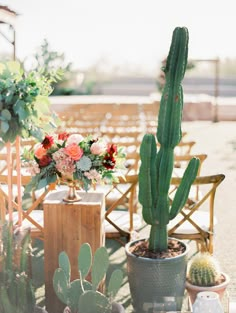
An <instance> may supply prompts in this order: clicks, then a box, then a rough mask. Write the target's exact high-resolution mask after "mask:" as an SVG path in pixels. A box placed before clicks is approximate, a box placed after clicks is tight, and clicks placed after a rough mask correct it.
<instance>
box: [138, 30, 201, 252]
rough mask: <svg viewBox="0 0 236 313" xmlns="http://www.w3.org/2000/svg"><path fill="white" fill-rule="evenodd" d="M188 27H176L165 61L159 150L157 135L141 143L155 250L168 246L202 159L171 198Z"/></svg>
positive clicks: (142, 182)
mask: <svg viewBox="0 0 236 313" xmlns="http://www.w3.org/2000/svg"><path fill="white" fill-rule="evenodd" d="M187 56H188V30H187V28H185V27H182V28H180V27H177V28H176V29H175V30H174V32H173V36H172V42H171V47H170V51H169V55H168V58H167V61H166V67H165V75H166V84H165V87H164V90H163V93H162V97H161V102H160V111H159V115H158V128H157V140H158V141H159V143H160V149H159V151H157V145H156V138H155V136H154V135H152V134H146V135H145V136H144V138H143V140H142V143H141V147H140V159H141V166H140V172H139V201H140V203H141V204H142V206H143V218H144V220H145V221H146V223H148V224H150V225H151V231H150V236H149V249H150V250H153V251H155V252H157V251H165V250H167V248H168V233H167V225H168V223H169V221H170V220H171V219H173V218H174V217H175V216H176V215H177V214H178V213H179V211H180V210H181V209H182V207H183V206H184V204H185V202H186V201H187V198H188V194H189V190H190V187H191V185H192V183H193V181H194V179H195V178H196V175H197V171H198V167H199V159H196V158H193V159H192V160H191V161H190V162H189V165H188V167H187V169H186V172H185V174H184V176H183V179H182V181H181V184H180V186H179V188H178V191H177V193H176V195H175V198H174V200H173V203H172V206H171V205H170V201H169V188H170V182H171V177H172V172H173V167H174V148H175V147H176V146H177V145H178V143H179V142H180V140H181V137H182V131H181V121H182V109H183V91H182V85H181V83H182V80H183V77H184V74H185V70H186V66H187Z"/></svg>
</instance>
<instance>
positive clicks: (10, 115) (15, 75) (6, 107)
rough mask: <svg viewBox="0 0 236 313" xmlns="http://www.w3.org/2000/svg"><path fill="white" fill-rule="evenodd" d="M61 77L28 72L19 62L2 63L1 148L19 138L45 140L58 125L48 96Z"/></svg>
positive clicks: (0, 79) (0, 99) (0, 92)
mask: <svg viewBox="0 0 236 313" xmlns="http://www.w3.org/2000/svg"><path fill="white" fill-rule="evenodd" d="M60 77H61V72H60V70H58V71H56V70H55V71H52V72H51V73H50V75H48V76H47V77H45V76H43V75H42V73H41V72H40V71H38V72H37V71H31V72H28V73H26V72H25V71H24V70H23V69H22V67H21V64H20V63H19V62H17V61H11V62H6V63H0V146H2V145H3V144H4V143H6V142H14V141H15V139H16V137H17V136H18V135H19V136H20V137H22V138H28V137H34V138H36V139H38V140H42V139H43V137H44V134H45V133H47V132H48V131H50V130H51V129H52V128H53V127H55V126H56V124H57V122H58V119H57V117H56V115H54V114H52V112H51V111H50V110H49V105H50V102H49V99H48V96H49V94H50V93H51V92H52V87H51V83H52V82H54V81H56V80H59V79H60Z"/></svg>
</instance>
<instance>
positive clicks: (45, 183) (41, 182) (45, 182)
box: [37, 177, 48, 189]
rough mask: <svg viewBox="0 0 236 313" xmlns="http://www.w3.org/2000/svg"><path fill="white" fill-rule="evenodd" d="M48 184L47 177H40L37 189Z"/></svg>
mask: <svg viewBox="0 0 236 313" xmlns="http://www.w3.org/2000/svg"><path fill="white" fill-rule="evenodd" d="M47 185H48V181H47V177H45V178H42V179H40V181H39V183H38V186H37V189H41V188H45V187H47Z"/></svg>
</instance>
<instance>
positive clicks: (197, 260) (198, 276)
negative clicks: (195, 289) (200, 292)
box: [188, 253, 221, 286]
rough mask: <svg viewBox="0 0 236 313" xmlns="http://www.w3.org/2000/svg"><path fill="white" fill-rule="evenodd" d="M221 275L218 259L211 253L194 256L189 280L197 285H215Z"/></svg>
mask: <svg viewBox="0 0 236 313" xmlns="http://www.w3.org/2000/svg"><path fill="white" fill-rule="evenodd" d="M220 277H221V271H220V267H219V264H218V262H217V260H216V259H215V258H214V257H213V256H212V255H210V254H209V253H200V254H197V255H196V256H194V258H193V259H192V261H191V263H190V267H189V271H188V281H189V282H190V283H191V284H193V285H196V286H214V285H216V284H217V282H218V281H219V279H220Z"/></svg>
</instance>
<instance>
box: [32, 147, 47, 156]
mask: <svg viewBox="0 0 236 313" xmlns="http://www.w3.org/2000/svg"><path fill="white" fill-rule="evenodd" d="M46 154H47V150H46V149H44V147H43V146H41V145H40V146H38V147H37V148H36V150H35V152H34V155H35V156H36V158H37V159H42V157H43V156H44V155H46Z"/></svg>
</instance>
